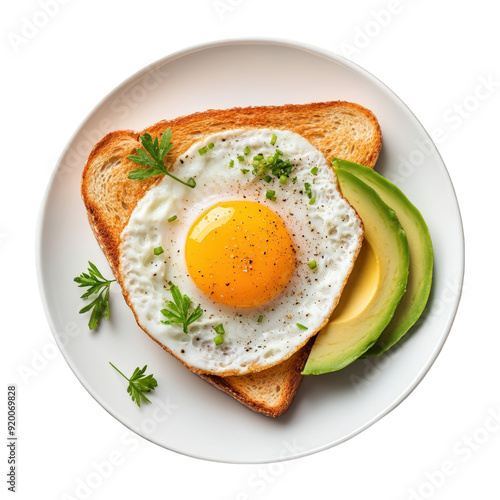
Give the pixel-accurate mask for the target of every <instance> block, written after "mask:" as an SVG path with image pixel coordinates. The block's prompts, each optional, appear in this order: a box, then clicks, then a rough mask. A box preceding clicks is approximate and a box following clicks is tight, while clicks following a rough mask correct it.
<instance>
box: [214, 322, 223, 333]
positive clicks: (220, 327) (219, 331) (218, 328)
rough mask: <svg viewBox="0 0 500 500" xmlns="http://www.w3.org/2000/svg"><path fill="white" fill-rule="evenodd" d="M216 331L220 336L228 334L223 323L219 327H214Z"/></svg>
mask: <svg viewBox="0 0 500 500" xmlns="http://www.w3.org/2000/svg"><path fill="white" fill-rule="evenodd" d="M214 330H215V332H216V333H218V334H219V335H224V334H225V333H226V332H225V331H224V325H223V324H222V323H219V324H218V325H217V326H214Z"/></svg>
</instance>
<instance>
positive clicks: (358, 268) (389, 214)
mask: <svg viewBox="0 0 500 500" xmlns="http://www.w3.org/2000/svg"><path fill="white" fill-rule="evenodd" d="M336 173H337V178H338V181H339V184H340V188H341V190H342V194H343V195H344V196H345V198H346V199H347V200H348V201H349V203H350V204H351V205H352V206H353V207H354V208H355V209H356V211H357V212H358V214H359V216H360V217H361V219H362V220H363V223H364V226H365V239H364V242H363V246H362V249H361V252H360V255H359V256H358V259H356V263H355V265H354V268H353V272H351V275H350V277H349V280H348V282H347V284H346V286H345V287H344V291H343V292H342V296H341V298H340V301H339V304H338V306H337V307H336V309H335V311H334V313H333V315H332V317H331V318H330V321H329V323H328V324H327V326H326V327H325V328H323V330H322V331H321V332H320V333H319V334H318V336H317V337H316V340H315V342H314V345H313V348H312V350H311V353H310V354H309V358H308V359H307V362H306V365H305V367H304V370H303V372H302V373H303V375H319V374H321V373H328V372H332V371H336V370H340V369H341V368H344V367H345V366H347V365H348V364H350V363H352V362H353V361H355V360H356V359H358V358H359V357H360V356H361V355H362V354H363V353H365V352H366V351H367V350H368V349H369V348H370V347H371V346H372V345H373V344H374V343H375V342H376V340H377V339H378V337H379V336H380V334H381V333H382V331H383V330H384V328H385V327H386V326H387V325H388V324H389V322H390V320H391V318H392V315H393V314H394V311H395V310H396V307H397V305H398V303H399V301H400V300H401V297H402V296H403V294H404V291H405V288H406V282H407V279H408V266H409V252H408V242H407V239H406V235H405V232H404V230H403V229H402V227H401V225H400V224H399V221H398V218H397V217H396V214H395V212H394V211H393V210H392V209H391V208H389V207H388V206H387V205H386V204H385V203H384V202H383V201H382V199H381V198H380V196H379V195H378V194H377V193H376V192H375V190H374V189H372V188H371V187H369V186H368V185H367V184H365V183H364V182H363V181H361V180H359V179H358V178H357V177H355V176H354V175H352V174H351V173H349V172H347V171H346V170H345V169H336Z"/></svg>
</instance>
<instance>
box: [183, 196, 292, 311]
mask: <svg viewBox="0 0 500 500" xmlns="http://www.w3.org/2000/svg"><path fill="white" fill-rule="evenodd" d="M186 262H187V266H188V270H189V274H190V275H191V277H192V278H193V280H194V282H195V283H196V285H197V286H198V287H199V288H200V289H201V290H202V291H203V292H204V293H205V294H206V295H207V296H208V297H210V298H211V299H212V300H214V301H215V302H220V303H222V304H226V305H228V306H235V307H256V306H260V305H262V304H265V303H266V302H268V301H269V300H271V299H272V298H273V297H275V296H276V295H277V294H279V293H280V292H281V291H282V290H283V289H284V288H285V286H286V285H287V284H288V282H289V281H290V277H291V276H292V272H293V270H294V268H295V250H294V248H293V244H292V240H291V238H290V235H289V234H288V231H287V229H286V227H285V223H284V222H283V219H282V218H281V217H280V216H279V215H278V214H276V213H275V212H273V211H272V210H271V209H269V208H267V207H266V206H264V205H261V204H260V203H256V202H252V201H240V200H236V201H226V202H221V203H217V204H216V205H214V206H212V207H211V208H209V209H208V210H207V211H205V212H204V213H203V214H201V215H200V217H199V218H198V219H197V220H196V222H195V223H194V224H193V226H192V227H191V229H190V231H189V233H188V237H187V240H186Z"/></svg>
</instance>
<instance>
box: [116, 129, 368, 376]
mask: <svg viewBox="0 0 500 500" xmlns="http://www.w3.org/2000/svg"><path fill="white" fill-rule="evenodd" d="M172 140H173V142H175V130H173V139H172ZM273 158H274V161H278V159H279V163H280V162H285V163H282V165H283V164H288V165H290V164H291V165H292V167H293V168H292V170H291V172H289V175H288V176H285V177H288V178H284V177H282V176H281V175H279V178H278V177H276V176H274V175H273V172H272V169H271V168H270V167H271V166H272V164H273ZM287 160H289V163H286V162H287ZM266 165H267V168H262V166H264V167H265V166H266ZM289 170H290V169H289ZM171 173H172V174H173V175H175V176H177V177H178V178H180V179H183V180H184V181H186V180H187V179H189V178H191V177H192V178H194V179H195V180H196V187H195V188H190V187H187V186H185V185H183V184H181V183H180V182H178V181H176V180H175V179H172V178H171V177H168V176H164V178H163V179H162V180H161V182H159V183H158V184H157V185H155V186H154V187H153V188H151V189H150V190H149V191H148V192H147V194H146V195H145V196H144V197H143V199H142V200H141V201H140V202H139V203H138V204H137V207H136V208H135V209H134V211H133V212H132V214H131V216H130V219H129V221H128V224H127V226H126V227H125V229H124V230H123V233H122V236H121V251H120V270H121V273H122V276H123V286H124V288H125V293H126V295H127V296H128V300H129V303H130V305H131V306H132V308H133V309H134V311H135V313H136V317H137V320H138V323H139V325H140V326H141V327H142V328H143V329H144V330H145V331H146V332H147V333H148V334H149V335H150V336H151V337H153V339H155V340H156V341H157V342H159V343H160V344H161V345H163V346H164V347H165V348H166V349H167V350H168V351H169V352H171V353H172V354H173V355H174V356H176V357H177V358H178V359H179V360H180V361H182V362H183V363H184V364H185V365H186V366H188V367H190V368H191V369H192V370H194V371H197V372H199V373H212V374H217V375H222V376H229V375H241V374H245V373H249V372H255V371H260V370H263V369H265V368H268V367H270V366H272V365H274V364H277V363H279V362H281V361H283V360H284V359H286V358H288V357H289V356H291V355H292V354H293V353H294V352H295V351H297V350H298V349H299V348H300V347H302V346H303V345H304V344H305V343H306V342H307V340H308V339H309V338H311V337H312V336H313V335H315V334H316V333H317V332H318V331H319V330H320V329H321V328H322V327H323V326H324V325H325V324H326V322H327V321H328V319H329V317H330V315H331V313H332V311H333V309H334V307H335V305H336V304H337V302H338V299H339V297H340V294H341V292H342V288H343V286H344V284H345V281H346V280H347V277H348V275H349V273H350V271H351V269H352V266H353V264H354V261H355V259H356V256H357V254H358V251H359V248H360V246H361V242H362V238H363V228H362V222H361V220H360V219H359V217H358V215H357V214H356V212H355V210H354V209H353V208H352V207H351V206H350V205H349V204H348V203H347V202H346V200H345V199H344V198H343V197H342V196H341V194H340V191H339V188H338V185H337V182H336V179H335V174H334V172H333V170H332V169H331V168H330V166H329V165H328V163H327V161H326V159H325V158H324V156H323V155H322V154H321V153H320V152H319V151H318V150H316V149H315V148H314V147H313V146H312V145H311V144H310V143H309V142H308V141H307V140H306V139H304V138H303V137H301V136H299V135H297V134H294V133H292V132H287V131H273V130H267V129H259V130H234V131H226V132H222V133H218V134H215V135H212V136H210V137H207V138H205V139H204V140H203V141H200V142H198V143H196V144H194V145H193V146H192V147H191V148H190V149H189V150H188V151H186V152H185V153H184V154H182V155H181V157H179V158H178V159H177V160H176V162H175V164H174V166H173V168H172V170H171ZM280 181H281V182H280ZM285 181H286V182H285ZM273 191H274V193H272V192H273ZM174 216H176V218H175V220H173V219H174ZM169 220H170V221H169ZM158 247H161V249H162V250H163V252H162V253H160V254H159V255H156V254H155V249H158ZM159 251H161V250H157V252H156V253H158V252H159ZM172 284H174V285H175V286H176V287H178V288H179V290H180V292H181V293H182V294H183V295H186V296H188V297H189V298H190V299H191V301H192V304H191V306H190V309H189V312H190V313H191V312H192V311H193V310H194V308H195V307H196V306H197V305H198V304H200V306H201V308H202V310H203V315H202V316H201V318H199V319H198V320H197V321H195V322H193V323H192V324H191V325H189V328H188V333H184V331H183V325H181V324H175V323H174V324H165V323H162V321H166V320H167V318H166V317H165V315H163V314H162V312H161V311H162V309H165V308H166V301H172V300H173V298H172V293H171V290H170V287H171V285H172ZM221 324H222V325H223V330H224V333H223V335H222V337H220V336H219V334H220V331H221V330H220V327H219V328H218V329H217V331H216V330H215V327H217V326H218V325H221ZM216 337H218V339H217V342H216V341H214V338H216ZM221 339H222V340H223V342H222V343H221V342H220V341H221Z"/></svg>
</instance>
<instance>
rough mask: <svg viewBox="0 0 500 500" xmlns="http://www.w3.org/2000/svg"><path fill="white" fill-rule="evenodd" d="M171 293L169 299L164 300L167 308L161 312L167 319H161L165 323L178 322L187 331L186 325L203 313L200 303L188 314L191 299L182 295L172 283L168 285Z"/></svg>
mask: <svg viewBox="0 0 500 500" xmlns="http://www.w3.org/2000/svg"><path fill="white" fill-rule="evenodd" d="M170 292H171V294H172V298H173V299H174V301H173V302H172V301H171V300H167V301H166V305H167V308H168V309H162V310H161V313H162V314H163V316H165V317H166V318H167V321H162V323H164V324H165V325H172V324H178V325H182V329H183V331H184V333H187V332H188V326H189V325H190V324H191V323H194V322H195V321H197V320H198V319H200V318H201V316H202V315H203V309H202V308H201V306H200V305H198V307H196V309H195V310H194V311H193V312H192V313H191V314H190V313H189V308H190V306H191V299H190V298H189V297H188V296H187V295H182V294H181V292H180V290H179V287H177V286H175V285H172V286H171V287H170Z"/></svg>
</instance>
